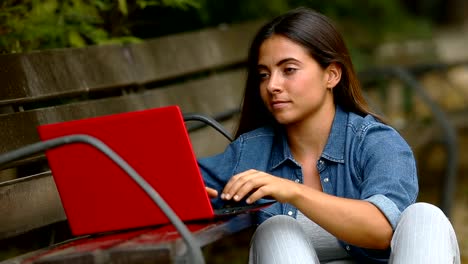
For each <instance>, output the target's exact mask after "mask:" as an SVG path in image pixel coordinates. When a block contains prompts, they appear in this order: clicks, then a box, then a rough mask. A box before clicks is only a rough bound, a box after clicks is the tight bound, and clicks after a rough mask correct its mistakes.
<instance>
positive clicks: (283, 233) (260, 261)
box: [249, 215, 320, 264]
mask: <svg viewBox="0 0 468 264" xmlns="http://www.w3.org/2000/svg"><path fill="white" fill-rule="evenodd" d="M249 263H250V264H289V263H291V264H297V263H312V264H313V263H316V264H319V263H320V261H319V259H318V257H317V254H316V252H315V250H314V248H313V247H312V245H310V243H309V240H308V239H307V236H306V235H305V233H304V231H303V229H302V228H301V226H300V225H299V223H298V222H297V221H296V219H294V218H292V217H289V216H284V215H277V216H273V217H271V218H269V219H267V220H266V221H265V222H263V223H262V224H261V225H259V226H258V228H257V230H256V231H255V234H254V235H253V237H252V243H251V245H250V254H249Z"/></svg>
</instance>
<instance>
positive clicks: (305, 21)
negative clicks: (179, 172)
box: [199, 8, 459, 263]
mask: <svg viewBox="0 0 468 264" xmlns="http://www.w3.org/2000/svg"><path fill="white" fill-rule="evenodd" d="M199 164H200V168H201V170H202V173H203V176H204V178H205V181H206V184H207V186H209V187H210V188H207V191H208V193H209V195H210V196H211V197H213V198H214V200H213V202H214V203H222V201H223V200H235V201H240V200H242V199H244V198H245V199H246V202H247V203H254V202H256V201H258V200H259V199H262V198H265V197H268V198H273V199H275V200H277V201H278V203H275V204H274V205H272V206H270V207H268V208H266V209H263V210H261V211H260V212H259V213H258V214H257V217H258V221H259V223H261V224H260V226H259V227H258V228H257V230H256V232H255V234H254V237H253V238H252V245H251V249H250V263H362V262H375V263H387V262H388V261H389V258H390V262H391V263H459V253H458V245H457V242H456V238H455V233H454V232H453V228H452V226H451V225H450V222H449V221H448V220H447V219H446V217H445V216H444V215H443V213H442V212H441V211H440V210H439V209H438V208H437V207H435V206H432V205H429V204H414V202H415V201H416V197H417V193H418V184H417V174H416V165H415V160H414V157H413V153H412V151H411V149H410V147H409V146H408V144H407V143H406V142H405V141H404V139H403V138H402V137H401V136H400V135H399V134H398V132H396V131H395V130H394V129H392V128H391V127H389V126H388V125H386V124H384V123H383V122H381V120H380V118H379V117H378V116H376V115H375V114H372V113H371V112H370V111H369V109H368V107H367V105H366V102H365V100H364V97H363V96H362V92H361V88H360V86H359V83H358V81H357V78H356V74H355V72H354V70H353V65H352V63H351V59H350V56H349V53H348V51H347V48H346V46H345V44H344V42H343V40H342V37H341V36H340V34H339V33H338V32H337V30H336V29H335V27H334V26H333V25H332V23H331V22H330V20H329V19H328V18H327V17H325V16H323V15H321V14H319V13H317V12H314V11H312V10H309V9H305V8H300V9H296V10H292V11H290V12H288V13H286V14H284V15H282V16H280V17H277V18H275V19H274V20H272V21H271V22H270V23H268V24H266V25H265V26H264V27H262V28H261V29H260V31H259V32H258V33H257V35H256V37H255V38H254V40H253V43H252V45H251V48H250V53H249V59H248V77H247V84H246V89H245V96H244V101H243V105H242V115H241V118H240V124H239V129H238V131H237V134H236V140H235V141H234V142H233V143H232V144H230V145H229V146H228V147H227V149H226V150H225V152H224V153H222V154H219V155H217V156H214V157H210V158H206V159H202V160H200V161H199ZM218 194H220V195H218ZM435 228H437V230H438V231H437V232H435V231H434V230H435ZM438 258H440V259H438ZM333 261H345V262H333ZM346 261H347V262H346Z"/></svg>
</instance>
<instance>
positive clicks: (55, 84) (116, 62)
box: [0, 45, 135, 104]
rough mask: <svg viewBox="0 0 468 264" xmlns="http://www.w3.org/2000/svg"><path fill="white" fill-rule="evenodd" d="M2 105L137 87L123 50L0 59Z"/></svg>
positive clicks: (67, 51)
mask: <svg viewBox="0 0 468 264" xmlns="http://www.w3.org/2000/svg"><path fill="white" fill-rule="evenodd" d="M0 61H1V63H0V79H1V80H3V82H2V87H1V89H0V104H7V103H15V102H21V101H23V102H28V101H32V100H38V99H47V98H50V97H61V96H65V95H68V96H69V95H73V94H76V93H87V92H89V91H90V90H94V89H104V88H108V87H119V86H128V85H133V84H135V80H134V76H133V72H134V71H133V70H132V66H133V65H132V63H131V59H130V55H129V54H128V52H127V51H126V50H125V49H123V48H122V47H121V46H117V45H108V46H91V47H86V48H81V49H57V50H46V51H40V52H32V53H25V54H8V55H0Z"/></svg>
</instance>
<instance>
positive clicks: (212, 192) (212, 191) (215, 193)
mask: <svg viewBox="0 0 468 264" xmlns="http://www.w3.org/2000/svg"><path fill="white" fill-rule="evenodd" d="M205 189H206V192H207V193H208V197H210V198H216V197H218V191H217V190H215V189H213V188H210V187H205Z"/></svg>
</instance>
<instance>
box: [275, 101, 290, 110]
mask: <svg viewBox="0 0 468 264" xmlns="http://www.w3.org/2000/svg"><path fill="white" fill-rule="evenodd" d="M289 104H290V102H289V101H273V102H271V107H272V108H273V109H282V108H285V107H286V106H288V105H289Z"/></svg>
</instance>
